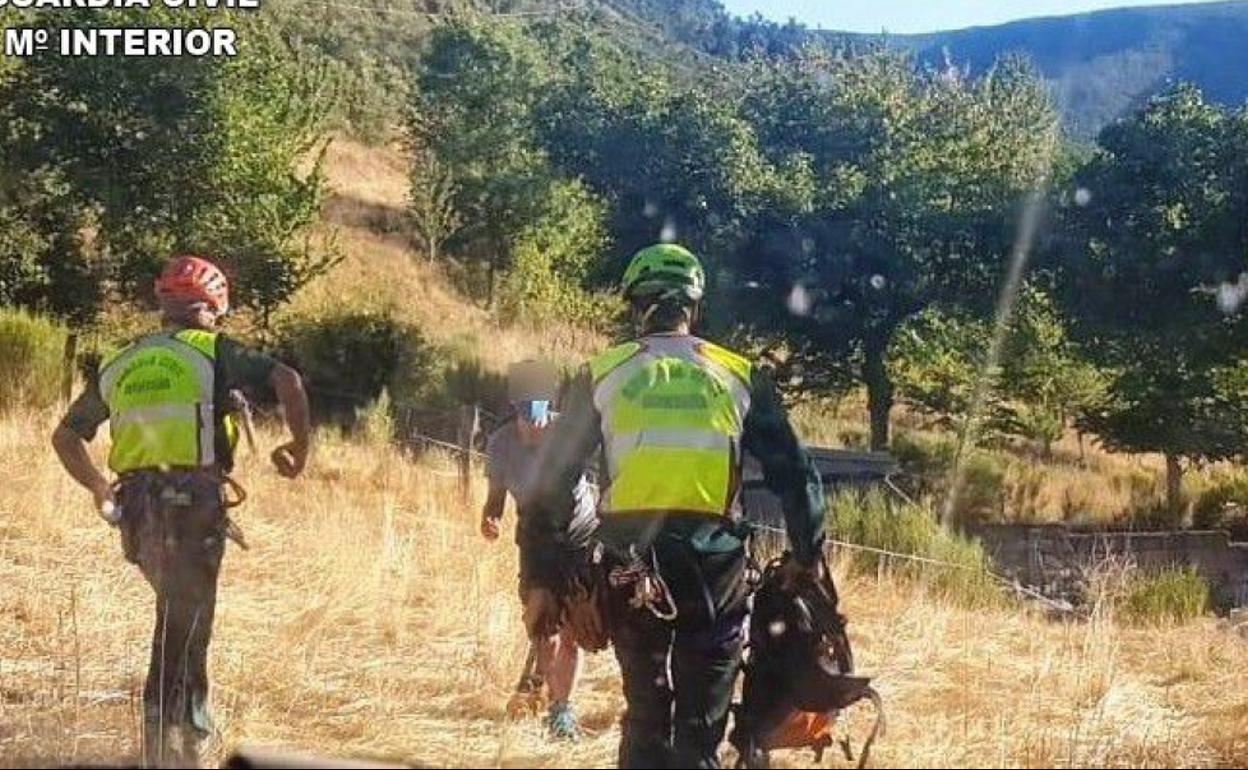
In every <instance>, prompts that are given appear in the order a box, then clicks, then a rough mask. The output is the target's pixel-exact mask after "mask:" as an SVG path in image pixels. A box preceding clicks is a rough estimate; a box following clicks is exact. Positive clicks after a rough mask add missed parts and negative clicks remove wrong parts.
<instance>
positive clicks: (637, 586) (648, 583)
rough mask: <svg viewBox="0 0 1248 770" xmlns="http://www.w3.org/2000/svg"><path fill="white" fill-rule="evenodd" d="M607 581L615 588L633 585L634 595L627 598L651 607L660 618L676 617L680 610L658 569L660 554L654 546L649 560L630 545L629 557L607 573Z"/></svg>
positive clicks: (641, 606)
mask: <svg viewBox="0 0 1248 770" xmlns="http://www.w3.org/2000/svg"><path fill="white" fill-rule="evenodd" d="M607 581H608V582H609V583H610V584H611V587H612V588H626V587H628V586H632V588H633V595H632V597H631V598H629V600H628V604H629V606H630V607H632V608H634V609H638V610H640V609H646V610H649V611H650V613H651V614H652V615H654V616H655V617H656V618H658V619H659V620H664V621H669V622H670V621H673V620H675V619H676V616H677V614H678V612H677V609H676V600H675V599H673V598H672V592H671V589H669V588H668V586H667V581H665V580H664V579H663V576H662V575H661V574H660V573H659V565H658V558H657V557H656V556H655V555H654V550H653V549H651V550H650V563H649V564H647V563H646V561H645V560H643V559H642V558H641V556H640V555H639V554H638V553H637V548H636V546H632V545H630V546H629V548H628V559H627V560H626V562H625V563H624V564H620V565H617V566H615V567H612V568H611V571H610V572H608V573H607Z"/></svg>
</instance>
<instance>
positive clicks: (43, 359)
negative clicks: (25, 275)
mask: <svg viewBox="0 0 1248 770" xmlns="http://www.w3.org/2000/svg"><path fill="white" fill-rule="evenodd" d="M66 334H67V331H66V329H65V327H64V326H62V325H61V324H59V323H56V322H55V321H51V320H49V319H47V318H44V317H42V316H36V315H32V314H30V313H28V312H26V311H24V310H15V309H9V308H0V371H3V372H4V376H3V377H0V411H8V410H11V409H16V408H32V409H40V408H46V407H50V406H53V405H54V404H56V402H57V400H58V399H59V398H60V393H61V372H62V364H61V360H62V356H63V355H64V351H65V336H66Z"/></svg>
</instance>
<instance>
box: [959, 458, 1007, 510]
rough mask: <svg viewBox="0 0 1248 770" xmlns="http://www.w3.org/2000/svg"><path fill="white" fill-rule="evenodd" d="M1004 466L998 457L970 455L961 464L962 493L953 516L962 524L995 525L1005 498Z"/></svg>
mask: <svg viewBox="0 0 1248 770" xmlns="http://www.w3.org/2000/svg"><path fill="white" fill-rule="evenodd" d="M1004 489H1005V464H1004V463H1003V462H1002V461H1001V459H1000V458H999V457H995V456H993V455H990V454H986V453H984V452H973V453H972V454H971V455H970V456H968V457H967V458H966V460H965V461H964V462H963V467H962V491H961V494H959V496H958V505H957V510H956V511H955V512H954V513H955V515H956V516H957V517H958V519H957V520H958V521H959V522H961V523H969V522H984V521H996V520H999V519H1001V518H1004V517H1003V516H1002V513H1003V508H1004V503H1005V498H1004Z"/></svg>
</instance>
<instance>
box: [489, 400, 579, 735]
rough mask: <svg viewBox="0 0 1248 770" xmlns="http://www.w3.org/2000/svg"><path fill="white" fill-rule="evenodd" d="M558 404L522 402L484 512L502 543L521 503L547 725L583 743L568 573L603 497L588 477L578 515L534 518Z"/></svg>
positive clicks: (501, 442) (497, 451) (498, 449)
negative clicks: (511, 508) (566, 612)
mask: <svg viewBox="0 0 1248 770" xmlns="http://www.w3.org/2000/svg"><path fill="white" fill-rule="evenodd" d="M529 395H533V394H532V393H530V394H529ZM540 395H545V394H540ZM551 406H552V404H551V401H550V400H549V399H548V398H526V399H524V400H521V401H519V402H517V403H515V404H514V407H515V412H516V414H515V417H514V419H512V420H509V421H508V422H506V423H505V424H504V425H503V426H502V427H500V428H499V429H498V430H497V431H495V432H494V434H493V435H492V436H491V437H490V441H489V445H488V451H487V455H488V459H487V476H488V478H489V495H488V497H487V498H486V502H485V506H484V508H483V510H482V512H481V533H482V535H483V536H484V537H485V538H486V539H487V540H491V541H493V540H497V539H498V536H499V522H500V521H501V520H502V517H503V509H504V507H505V504H506V500H507V495H508V494H510V495H511V496H512V498H513V499H514V500H515V502H516V514H517V523H516V545H517V546H518V547H519V550H520V601H521V602H522V603H523V605H524V622H525V627H526V630H527V632H528V635H529V640H530V643H531V644H532V646H533V651H534V653H535V655H536V669H537V671H536V673H537V676H538V678H539V679H541V680H542V681H544V682H545V684H546V687H547V690H548V694H549V698H550V707H549V711H548V713H547V720H546V721H547V726H548V727H549V729H550V732H551V734H552V735H554V736H555V737H557V738H562V739H566V740H576V739H577V738H578V737H579V735H580V727H579V724H578V723H577V720H576V714H575V712H574V710H573V708H572V702H571V697H572V691H573V689H574V688H575V685H576V678H577V674H578V671H579V668H580V659H581V653H580V649H579V648H578V646H577V644H576V641H575V639H574V638H573V636H572V635H571V633H570V632H569V629H568V628H567V627H566V626H563V624H562V604H561V598H562V597H561V593H562V589H561V586H563V585H565V584H566V582H567V574H568V570H570V569H572V568H573V566H574V564H575V563H576V560H577V559H579V558H582V556H581V552H582V551H583V549H585V548H586V547H588V545H589V542H590V539H591V537H592V535H593V531H594V526H595V523H596V515H595V510H594V509H595V505H596V503H597V495H596V491H595V489H594V486H593V484H592V483H591V482H590V481H589V480H588V479H587V478H585V477H582V478H581V480H580V482H579V484H578V485H577V489H576V491H575V502H574V505H573V506H572V508H573V510H570V511H568V512H567V515H566V516H563V517H559V518H558V520H555V519H552V518H543V519H537V518H535V517H533V516H530V515H529V501H530V500H531V499H532V498H533V496H534V494H535V492H536V490H535V487H534V484H535V481H536V479H537V476H538V468H537V461H538V457H539V455H540V453H541V447H542V443H543V441H544V439H545V436H546V435H547V432H548V428H549V426H550V424H551V423H552V421H553V420H554V418H555V415H554V414H553V412H552V411H551Z"/></svg>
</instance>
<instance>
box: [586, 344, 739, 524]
mask: <svg viewBox="0 0 1248 770" xmlns="http://www.w3.org/2000/svg"><path fill="white" fill-rule="evenodd" d="M589 368H590V373H591V374H592V376H593V380H594V406H595V407H596V408H597V410H598V413H599V414H600V415H601V416H602V435H603V452H604V455H605V457H606V470H607V476H608V480H609V484H608V485H607V488H606V492H605V494H604V497H603V501H602V506H601V508H602V513H603V515H604V516H605V517H610V516H611V515H612V514H621V513H638V512H655V513H659V512H663V513H689V514H696V515H708V516H721V515H725V514H728V513H729V512H730V510H729V509H730V507H731V506H732V504H733V501H734V499H735V497H736V493H737V489H738V487H739V486H740V479H739V471H740V463H741V457H740V454H741V450H740V446H741V434H742V429H743V426H744V422H745V415H746V413H747V412H749V409H750V382H751V376H752V367H751V364H750V362H749V361H747V360H746V359H744V358H742V357H741V356H739V355H737V354H735V353H732V352H730V351H728V350H725V349H724V348H721V347H719V346H717V345H714V344H712V343H710V342H707V341H705V340H701V339H698V338H697V337H693V336H688V335H664V334H660V335H653V336H649V337H645V338H643V339H641V340H639V341H637V342H630V343H626V344H624V345H620V346H618V347H615V348H611V349H610V350H608V351H606V352H604V353H602V354H601V355H599V356H598V357H596V358H595V359H593V360H592V361H591V362H590V364H589Z"/></svg>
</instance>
